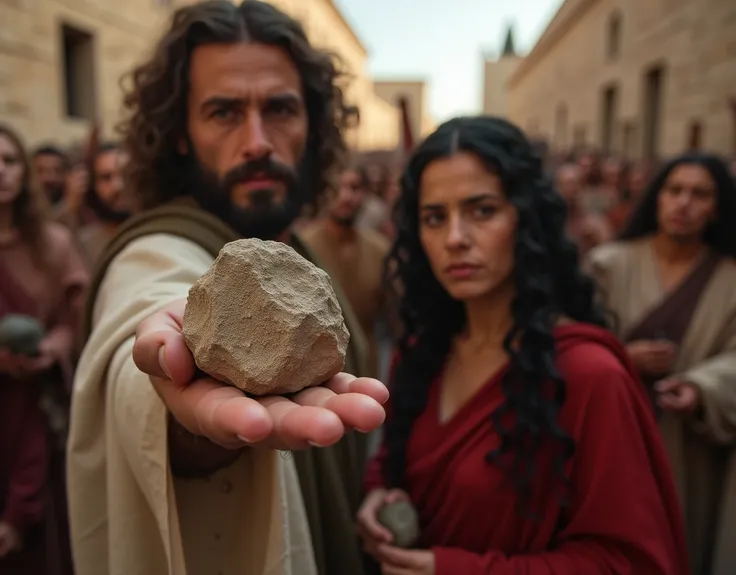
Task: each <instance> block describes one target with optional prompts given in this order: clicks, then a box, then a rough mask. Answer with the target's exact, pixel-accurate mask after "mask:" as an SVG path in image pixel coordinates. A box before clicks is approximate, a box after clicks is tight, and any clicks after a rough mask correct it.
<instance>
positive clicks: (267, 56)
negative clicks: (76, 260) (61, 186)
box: [68, 0, 388, 575]
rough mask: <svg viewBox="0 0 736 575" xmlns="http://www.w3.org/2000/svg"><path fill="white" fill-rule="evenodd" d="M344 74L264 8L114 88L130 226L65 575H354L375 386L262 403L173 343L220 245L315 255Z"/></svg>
mask: <svg viewBox="0 0 736 575" xmlns="http://www.w3.org/2000/svg"><path fill="white" fill-rule="evenodd" d="M340 70H341V68H340V67H339V66H338V63H337V62H336V60H335V58H334V56H333V55H332V54H330V53H328V52H325V51H322V50H320V49H318V48H315V47H314V46H312V45H311V44H310V43H309V40H308V38H307V36H306V34H305V32H304V29H303V28H302V26H301V25H300V24H299V22H297V21H296V20H294V19H293V18H291V17H290V16H289V15H287V14H286V13H284V12H282V11H281V10H279V9H277V8H276V7H274V6H273V5H271V4H268V3H266V2H259V1H257V0H247V1H243V2H240V3H238V4H235V3H233V2H231V1H229V0H209V1H206V2H199V3H191V4H186V5H184V6H182V7H180V8H178V9H177V10H175V11H174V12H173V13H172V16H171V20H170V22H169V25H168V27H167V29H166V30H165V31H164V32H163V33H162V36H161V38H160V39H159V40H158V42H157V44H156V46H155V48H154V50H153V52H152V54H151V56H150V58H149V59H147V60H146V61H145V62H143V63H141V64H140V65H139V66H138V67H136V68H135V70H134V71H133V72H132V76H131V80H132V81H131V82H130V83H129V84H127V83H126V86H128V87H129V90H128V91H127V92H126V94H125V99H124V101H125V112H126V116H125V121H124V123H123V125H122V126H121V134H122V135H123V142H124V147H125V150H126V151H127V153H128V154H129V155H130V159H129V162H128V164H127V172H126V185H129V186H130V190H131V192H132V193H133V194H135V200H136V205H137V206H138V205H140V208H141V210H142V213H140V214H136V215H135V216H133V217H132V218H130V220H129V221H127V222H126V223H125V224H124V225H123V226H122V227H121V230H120V231H119V234H118V235H117V236H116V237H115V239H114V240H113V241H112V242H111V243H110V244H109V245H108V247H107V249H106V250H105V253H104V254H103V255H102V256H101V258H100V260H99V262H98V265H97V266H96V269H95V274H94V276H93V279H92V284H91V289H90V290H89V297H88V299H87V304H86V309H85V321H84V330H83V331H84V336H85V339H86V342H85V343H86V344H85V348H84V351H83V353H82V357H81V360H80V362H79V366H78V368H77V374H76V378H75V385H74V396H73V402H72V414H73V417H72V426H71V432H70V438H69V474H68V476H69V505H70V519H71V521H70V525H71V531H72V543H73V549H74V559H75V567H76V569H77V575H129V574H131V573H145V574H156V575H158V574H159V573H172V574H176V575H180V574H184V573H186V574H187V575H205V574H206V575H211V574H212V573H217V572H223V573H237V574H241V573H248V574H251V573H252V574H254V575H255V574H258V575H260V574H266V573H269V574H270V573H273V574H275V575H276V574H277V575H347V574H350V575H361V573H362V568H363V567H362V566H363V557H362V555H361V552H360V547H359V540H358V538H357V535H356V533H355V530H354V517H355V512H356V511H357V509H358V506H359V505H360V498H361V477H362V475H363V471H364V468H365V465H366V461H367V437H366V434H367V433H370V432H372V431H374V430H375V429H376V428H378V427H379V426H380V425H381V424H382V423H383V419H384V416H385V412H384V409H383V407H382V405H381V403H382V402H384V401H385V400H386V399H387V395H388V394H387V391H386V388H385V386H384V385H383V384H382V383H381V382H379V381H376V380H375V379H370V378H366V377H357V378H356V377H355V376H352V375H349V374H348V373H342V374H338V375H336V376H335V377H333V378H330V379H329V380H328V381H326V382H325V383H324V385H322V386H317V387H313V388H310V389H307V390H304V391H302V392H300V393H296V394H292V395H290V396H288V397H281V396H278V397H277V396H274V397H266V398H258V399H254V398H251V397H248V396H246V395H244V394H243V392H242V391H240V390H238V389H237V388H235V387H232V386H229V385H225V384H223V383H221V382H218V381H216V380H214V379H212V378H210V377H203V376H202V374H201V373H198V372H197V370H196V366H195V363H194V359H193V357H192V354H191V352H190V351H189V349H188V348H187V346H186V344H185V342H184V337H183V335H182V331H181V329H182V328H181V326H182V317H183V314H184V309H185V306H186V298H187V294H188V293H189V290H190V289H191V287H192V285H194V284H195V283H196V282H197V281H199V279H200V278H201V277H202V275H203V274H205V273H206V272H207V271H208V270H209V269H210V268H211V266H212V265H213V262H214V261H215V258H216V257H217V255H218V253H219V252H220V251H221V249H222V248H223V247H224V246H225V244H227V243H229V242H231V241H237V240H241V239H245V238H259V239H261V240H268V241H281V242H284V243H285V244H288V245H289V246H291V247H292V248H293V249H294V250H295V251H297V253H299V254H300V255H302V257H304V258H305V259H307V260H312V259H314V257H313V254H312V252H311V250H309V249H308V247H307V246H305V245H304V243H303V242H302V241H301V240H300V239H299V237H298V236H296V235H295V234H294V233H293V230H292V228H291V226H292V225H293V224H294V222H295V220H296V219H297V217H298V216H299V214H300V213H301V211H302V207H303V206H305V205H307V204H309V203H315V204H318V203H319V200H320V199H321V197H322V196H323V195H324V194H325V193H326V192H327V191H328V189H329V185H328V182H329V175H330V174H331V173H334V172H338V173H339V171H340V169H341V167H342V166H341V163H340V159H341V158H343V157H344V154H345V143H344V140H343V138H342V134H343V129H344V128H345V126H344V121H345V117H346V102H345V100H344V98H343V92H342V90H341V88H340V86H341V85H342V73H341V71H340ZM172 221H173V224H172ZM299 279H300V278H295V281H296V282H298V281H299ZM301 281H304V278H301ZM339 297H340V294H338V298H339ZM340 306H341V307H342V309H343V316H344V318H345V322H346V325H347V326H348V329H349V330H350V331H351V338H350V342H349V343H348V346H347V350H346V357H345V360H346V362H345V363H346V366H345V369H346V371H348V372H351V373H356V374H357V375H361V374H362V373H364V372H365V361H364V349H363V348H364V346H365V342H364V338H363V336H362V333H361V330H360V327H359V326H358V325H357V322H356V321H354V317H353V314H352V310H351V309H350V305H349V303H348V302H346V301H345V300H344V299H341V300H340ZM268 319H269V318H261V320H265V321H268ZM255 343H259V342H255ZM260 344H261V345H268V340H264V341H263V342H260ZM267 352H268V350H267V349H266V350H263V353H267ZM358 430H360V431H358ZM279 450H285V451H289V452H291V453H290V454H289V455H288V456H282V454H280V453H279Z"/></svg>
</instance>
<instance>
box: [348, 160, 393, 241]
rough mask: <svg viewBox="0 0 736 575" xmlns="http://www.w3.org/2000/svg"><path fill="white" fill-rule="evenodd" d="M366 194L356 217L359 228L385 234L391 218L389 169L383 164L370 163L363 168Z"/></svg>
mask: <svg viewBox="0 0 736 575" xmlns="http://www.w3.org/2000/svg"><path fill="white" fill-rule="evenodd" d="M363 173H364V176H363V177H364V180H365V183H366V187H367V192H368V193H367V194H365V198H364V199H363V205H362V206H361V209H360V212H359V213H358V215H357V218H356V225H357V226H358V227H359V228H366V229H369V230H373V231H376V232H379V233H383V234H385V232H386V226H387V225H388V222H389V221H390V220H391V206H390V205H389V203H388V198H387V192H388V187H389V185H390V182H391V170H390V168H389V167H388V166H386V165H385V164H380V163H375V162H374V163H371V164H368V165H366V166H365V167H364V168H363Z"/></svg>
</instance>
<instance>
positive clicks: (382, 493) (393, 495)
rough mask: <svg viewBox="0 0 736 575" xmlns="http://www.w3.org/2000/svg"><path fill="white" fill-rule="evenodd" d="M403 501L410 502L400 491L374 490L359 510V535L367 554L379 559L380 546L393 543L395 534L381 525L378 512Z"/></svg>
mask: <svg viewBox="0 0 736 575" xmlns="http://www.w3.org/2000/svg"><path fill="white" fill-rule="evenodd" d="M402 500H405V501H408V500H409V495H408V494H407V493H406V492H405V491H402V490H400V489H391V490H387V489H374V490H373V491H371V492H370V493H369V494H368V495H367V496H366V498H365V499H364V500H363V504H362V505H361V506H360V509H358V534H359V535H360V537H361V539H363V549H365V551H366V553H369V554H371V555H373V556H374V557H377V553H378V547H379V546H380V545H382V544H389V543H393V540H394V536H393V533H391V531H389V530H388V529H386V528H385V527H384V526H383V525H381V523H379V521H378V512H379V511H380V510H381V508H382V507H383V506H384V505H387V504H389V503H393V502H394V501H402Z"/></svg>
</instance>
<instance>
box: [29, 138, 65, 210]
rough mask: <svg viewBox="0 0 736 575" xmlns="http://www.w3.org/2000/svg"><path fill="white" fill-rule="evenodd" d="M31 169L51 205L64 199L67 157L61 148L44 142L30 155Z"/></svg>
mask: <svg viewBox="0 0 736 575" xmlns="http://www.w3.org/2000/svg"><path fill="white" fill-rule="evenodd" d="M32 161H33V171H34V174H35V177H36V180H37V181H38V183H39V185H40V186H41V189H42V190H43V192H44V193H45V194H46V199H47V200H48V202H49V203H50V204H51V205H52V206H56V205H58V204H60V203H61V202H62V201H63V200H64V189H65V187H66V177H67V171H68V168H69V158H68V157H67V155H66V154H65V153H64V152H63V151H62V150H61V148H59V147H57V146H54V145H52V144H44V145H42V146H39V147H38V148H36V150H35V151H34V152H33V156H32Z"/></svg>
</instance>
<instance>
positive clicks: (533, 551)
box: [366, 324, 687, 575]
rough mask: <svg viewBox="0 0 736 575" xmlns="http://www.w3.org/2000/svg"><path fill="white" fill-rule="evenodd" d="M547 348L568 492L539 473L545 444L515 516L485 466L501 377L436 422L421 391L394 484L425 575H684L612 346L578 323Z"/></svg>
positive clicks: (636, 394) (434, 404) (372, 469)
mask: <svg viewBox="0 0 736 575" xmlns="http://www.w3.org/2000/svg"><path fill="white" fill-rule="evenodd" d="M555 337H556V341H557V350H558V354H557V355H558V357H557V368H558V370H559V372H560V374H561V377H562V379H563V380H564V381H565V383H566V388H567V398H566V401H565V403H564V406H563V408H562V409H561V411H560V413H559V418H558V421H559V424H560V426H561V427H562V429H563V430H564V431H565V432H566V433H567V434H568V435H569V436H570V437H571V438H572V439H573V440H574V441H575V452H574V454H573V456H572V457H571V458H570V459H568V460H567V462H566V465H565V473H566V476H567V477H568V478H569V479H570V485H569V489H566V488H565V487H564V484H563V482H562V481H561V479H560V477H559V475H558V474H557V471H556V470H555V469H554V466H553V465H550V463H552V462H553V459H554V457H555V454H556V451H557V450H555V449H554V448H552V447H550V445H549V444H547V445H546V446H545V447H543V448H542V449H541V450H540V452H539V454H538V459H537V461H536V463H537V472H536V475H535V478H534V487H533V489H532V493H531V496H530V499H529V501H528V506H527V507H526V508H522V509H518V508H517V505H516V504H517V503H518V501H519V500H518V496H517V493H516V491H515V490H514V489H513V487H512V486H511V485H510V484H509V482H508V481H507V476H506V475H505V473H504V472H503V471H502V470H500V469H499V468H498V467H497V466H495V465H493V464H490V463H488V462H487V460H486V454H488V453H489V452H491V451H492V450H494V449H496V448H497V447H498V446H499V442H500V437H499V435H498V433H497V432H496V431H495V429H494V427H493V426H492V424H491V414H492V413H493V412H494V411H495V410H496V409H497V408H498V407H499V406H500V405H501V404H502V402H503V401H504V394H503V391H502V389H501V385H500V380H501V377H503V376H504V375H505V369H506V368H505V369H504V370H501V371H500V372H499V373H497V374H496V375H494V376H493V377H492V378H491V379H490V380H489V381H488V382H487V383H486V384H485V385H484V386H483V387H482V388H481V389H480V390H479V391H478V392H476V394H475V395H474V396H473V397H472V398H471V399H470V400H468V402H467V403H466V404H464V405H463V406H462V407H461V408H460V409H459V410H458V411H457V412H456V413H455V414H454V415H453V416H452V418H451V419H450V420H449V421H447V422H445V423H440V419H439V403H440V400H439V397H440V385H441V384H440V381H441V377H439V378H438V379H437V380H436V381H435V382H434V383H433V384H432V385H431V387H430V391H429V399H428V403H427V406H426V408H425V410H424V412H423V413H422V414H421V415H420V416H419V418H418V419H417V420H416V421H415V422H414V426H413V428H412V432H411V435H410V439H409V442H408V444H407V455H406V459H407V462H406V478H407V490H408V493H409V496H410V498H411V500H412V502H413V503H414V505H415V506H416V508H417V510H418V513H419V517H420V527H421V540H420V542H419V546H420V547H423V548H429V549H432V551H433V552H434V556H435V575H457V574H462V575H573V574H581V575H583V574H584V575H604V574H605V575H609V574H611V573H616V574H617V575H644V574H646V575H683V574H685V573H687V567H686V563H687V558H686V556H685V549H684V529H683V525H682V517H681V514H680V509H679V506H678V503H677V497H676V494H675V488H674V483H673V481H672V475H671V471H670V469H669V467H668V465H667V460H666V455H665V452H664V448H663V446H662V443H661V439H660V437H659V433H658V431H657V427H656V423H655V420H654V417H653V414H652V410H651V408H650V406H649V403H648V400H647V398H646V395H645V394H644V393H643V390H642V387H641V384H640V383H639V380H638V378H637V376H636V374H635V373H634V372H633V367H632V366H631V364H630V362H629V360H628V358H627V356H626V354H625V351H624V349H623V347H622V346H621V344H620V343H619V342H618V341H617V340H616V339H615V338H614V337H613V336H612V335H611V334H610V333H608V332H607V331H605V330H603V329H600V328H597V327H594V326H590V325H584V324H567V325H563V326H559V327H558V328H556V330H555ZM447 384H448V385H451V384H452V382H447ZM389 417H390V412H389ZM504 423H505V427H506V429H508V428H509V426H510V425H511V423H512V421H511V420H507V421H505V422H504ZM385 455H386V451H385V448H382V449H381V450H380V451H379V453H378V454H377V456H376V457H375V458H374V459H373V460H372V462H371V464H370V466H369V470H368V472H367V474H366V488H367V489H368V490H370V489H374V488H376V487H380V486H382V485H384V481H383V477H384V469H383V465H384V459H385ZM563 496H566V497H567V498H568V500H569V505H567V506H565V507H563V506H562V505H561V500H562V497H563ZM524 509H525V510H524ZM530 514H531V516H530ZM535 516H536V517H535Z"/></svg>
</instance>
